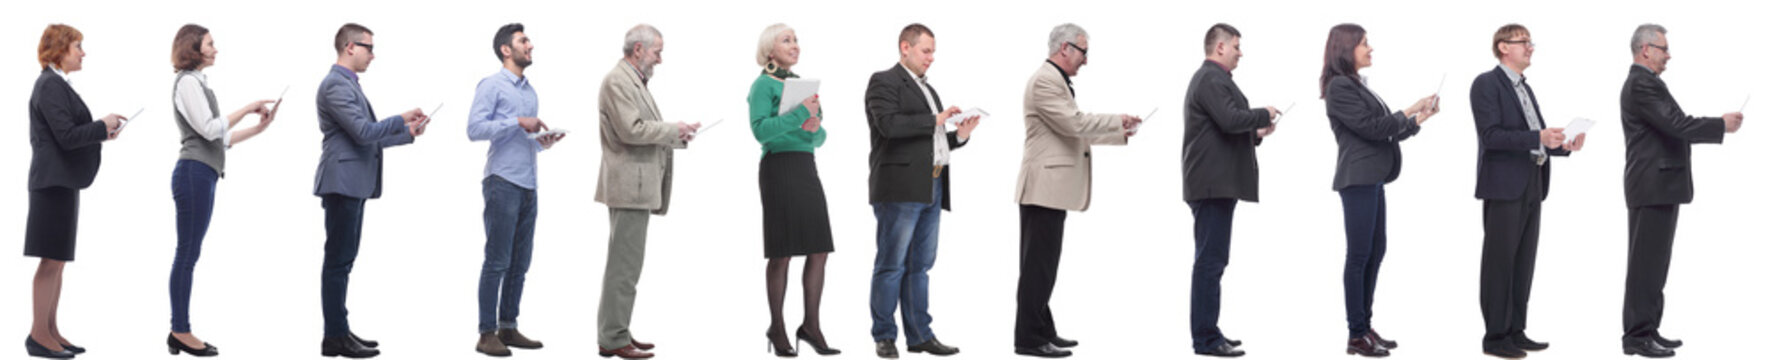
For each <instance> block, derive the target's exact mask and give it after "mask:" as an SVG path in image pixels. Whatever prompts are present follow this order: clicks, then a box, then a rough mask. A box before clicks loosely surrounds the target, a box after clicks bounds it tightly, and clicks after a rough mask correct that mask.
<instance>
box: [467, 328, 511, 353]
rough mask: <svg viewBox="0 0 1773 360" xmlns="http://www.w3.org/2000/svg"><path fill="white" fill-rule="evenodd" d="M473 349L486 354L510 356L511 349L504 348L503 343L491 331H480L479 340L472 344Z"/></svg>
mask: <svg viewBox="0 0 1773 360" xmlns="http://www.w3.org/2000/svg"><path fill="white" fill-rule="evenodd" d="M474 351H478V352H480V353H482V354H486V355H487V356H500V357H504V356H511V349H507V348H505V344H504V343H503V342H500V341H499V337H498V336H497V335H493V333H480V342H479V343H477V344H475V345H474Z"/></svg>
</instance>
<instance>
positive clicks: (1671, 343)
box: [62, 334, 1683, 354]
mask: <svg viewBox="0 0 1773 360" xmlns="http://www.w3.org/2000/svg"><path fill="white" fill-rule="evenodd" d="M1650 339H1652V340H1656V345H1662V347H1664V348H1668V349H1669V350H1674V349H1675V348H1678V347H1681V345H1682V344H1683V343H1682V342H1681V340H1680V339H1670V338H1665V337H1662V334H1653V335H1650ZM62 347H64V348H65V347H68V346H67V345H62ZM68 350H73V349H72V348H70V349H68ZM74 353H75V354H79V353H80V352H79V351H75V352H74Z"/></svg>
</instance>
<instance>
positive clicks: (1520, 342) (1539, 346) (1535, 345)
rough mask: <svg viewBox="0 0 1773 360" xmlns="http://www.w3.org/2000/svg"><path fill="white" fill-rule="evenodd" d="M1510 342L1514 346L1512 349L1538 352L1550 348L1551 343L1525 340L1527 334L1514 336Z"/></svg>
mask: <svg viewBox="0 0 1773 360" xmlns="http://www.w3.org/2000/svg"><path fill="white" fill-rule="evenodd" d="M1510 341H1511V342H1512V343H1513V344H1514V347H1517V348H1520V349H1521V350H1526V351H1540V350H1545V349H1549V348H1551V343H1542V342H1538V341H1533V339H1529V338H1527V334H1519V335H1515V336H1514V339H1513V340H1510Z"/></svg>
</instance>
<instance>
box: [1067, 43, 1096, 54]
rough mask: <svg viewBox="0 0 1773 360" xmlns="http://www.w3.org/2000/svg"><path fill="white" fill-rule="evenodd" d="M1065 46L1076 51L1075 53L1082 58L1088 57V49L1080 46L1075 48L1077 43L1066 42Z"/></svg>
mask: <svg viewBox="0 0 1773 360" xmlns="http://www.w3.org/2000/svg"><path fill="white" fill-rule="evenodd" d="M1065 45H1067V46H1070V47H1071V48H1073V49H1077V53H1078V54H1083V56H1084V57H1090V49H1085V48H1083V47H1082V46H1077V43H1074V42H1066V43H1065Z"/></svg>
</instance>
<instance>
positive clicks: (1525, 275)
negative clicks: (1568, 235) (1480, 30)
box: [1471, 24, 1587, 358]
mask: <svg viewBox="0 0 1773 360" xmlns="http://www.w3.org/2000/svg"><path fill="white" fill-rule="evenodd" d="M1533 50H1534V47H1533V35H1532V33H1530V32H1528V31H1527V28H1526V27H1525V26H1521V25H1519V24H1508V25H1504V26H1502V28H1500V29H1497V30H1496V35H1494V36H1493V37H1491V41H1490V53H1491V54H1494V55H1496V59H1497V60H1498V61H1500V62H1501V64H1498V65H1496V68H1495V69H1494V70H1491V71H1489V72H1485V73H1483V74H1481V75H1478V77H1477V79H1475V80H1472V83H1471V115H1472V122H1473V124H1474V125H1476V126H1477V137H1478V166H1477V174H1478V178H1477V195H1476V196H1477V198H1478V199H1482V200H1483V201H1484V218H1483V221H1484V248H1483V265H1482V267H1481V269H1480V270H1479V280H1478V305H1479V307H1480V308H1481V309H1482V310H1483V316H1484V341H1483V349H1484V353H1485V354H1490V355H1494V356H1500V357H1504V358H1520V357H1525V356H1527V353H1526V351H1525V350H1533V351H1538V350H1544V349H1546V348H1547V347H1549V346H1550V344H1546V343H1542V342H1537V341H1533V340H1532V339H1529V338H1527V334H1526V333H1525V330H1526V327H1527V298H1528V295H1529V294H1530V293H1531V291H1532V288H1533V264H1534V259H1535V257H1536V256H1537V254H1538V251H1539V218H1540V215H1541V214H1542V213H1541V211H1540V209H1541V208H1540V204H1541V202H1543V201H1545V197H1546V196H1547V195H1549V194H1550V193H1551V187H1550V184H1551V162H1550V160H1548V157H1550V156H1569V155H1570V152H1572V151H1576V150H1581V149H1582V143H1583V140H1584V139H1585V138H1586V137H1587V136H1586V134H1578V135H1575V136H1566V134H1564V129H1563V128H1549V127H1546V124H1545V117H1544V116H1542V115H1540V113H1539V99H1538V98H1537V97H1536V96H1535V95H1534V94H1533V87H1532V86H1531V85H1528V84H1527V78H1526V76H1525V75H1524V74H1523V71H1526V70H1527V67H1528V66H1531V65H1532V61H1533Z"/></svg>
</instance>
